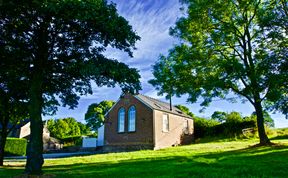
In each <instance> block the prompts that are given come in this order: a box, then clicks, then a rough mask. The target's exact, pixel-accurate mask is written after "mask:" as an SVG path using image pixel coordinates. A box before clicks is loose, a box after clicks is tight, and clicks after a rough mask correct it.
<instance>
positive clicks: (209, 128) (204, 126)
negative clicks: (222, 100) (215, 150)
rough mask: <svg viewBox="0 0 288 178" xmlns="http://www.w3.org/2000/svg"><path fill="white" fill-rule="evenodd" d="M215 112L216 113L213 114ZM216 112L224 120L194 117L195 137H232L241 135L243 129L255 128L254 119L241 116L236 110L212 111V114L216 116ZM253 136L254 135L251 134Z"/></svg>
mask: <svg viewBox="0 0 288 178" xmlns="http://www.w3.org/2000/svg"><path fill="white" fill-rule="evenodd" d="M215 113H216V114H215ZM218 114H219V115H220V114H221V115H220V116H221V117H222V116H223V115H225V117H222V120H223V121H224V122H219V121H218V120H216V119H213V118H211V119H204V118H197V117H196V118H195V120H194V123H195V124H194V129H195V138H196V139H197V138H203V137H210V138H213V137H214V138H216V137H222V138H233V137H235V136H236V137H241V136H243V132H242V130H243V129H247V128H252V129H253V130H256V119H255V118H251V117H245V118H243V117H242V116H241V114H240V113H238V112H235V111H233V112H230V113H225V112H220V111H216V112H214V116H215V115H216V116H217V117H218ZM253 136H254V135H253Z"/></svg>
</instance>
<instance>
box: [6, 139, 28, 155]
mask: <svg viewBox="0 0 288 178" xmlns="http://www.w3.org/2000/svg"><path fill="white" fill-rule="evenodd" d="M26 146H27V140H26V139H23V138H9V137H8V138H7V141H6V145H5V154H6V155H19V156H24V155H26Z"/></svg>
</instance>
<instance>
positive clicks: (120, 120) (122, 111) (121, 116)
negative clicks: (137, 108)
mask: <svg viewBox="0 0 288 178" xmlns="http://www.w3.org/2000/svg"><path fill="white" fill-rule="evenodd" d="M117 121H118V124H117V125H118V128H117V131H118V133H123V132H125V109H124V108H123V107H121V108H120V109H119V111H118V119H117ZM121 123H122V125H121Z"/></svg>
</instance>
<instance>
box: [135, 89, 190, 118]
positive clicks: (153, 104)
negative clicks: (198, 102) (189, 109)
mask: <svg viewBox="0 0 288 178" xmlns="http://www.w3.org/2000/svg"><path fill="white" fill-rule="evenodd" d="M134 97H135V98H137V99H138V100H140V101H141V102H143V103H144V104H146V105H147V106H149V107H150V108H151V109H155V110H160V111H164V112H167V113H171V114H175V115H178V116H182V117H186V118H190V119H192V117H191V116H188V115H187V114H185V113H183V112H182V111H181V110H180V109H178V108H176V107H175V106H172V110H170V103H166V102H163V101H160V100H157V99H155V98H151V97H149V96H145V95H142V94H138V95H134Z"/></svg>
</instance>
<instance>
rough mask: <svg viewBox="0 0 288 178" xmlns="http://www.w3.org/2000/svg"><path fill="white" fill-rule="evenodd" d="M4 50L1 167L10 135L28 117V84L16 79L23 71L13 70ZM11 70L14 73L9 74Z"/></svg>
mask: <svg viewBox="0 0 288 178" xmlns="http://www.w3.org/2000/svg"><path fill="white" fill-rule="evenodd" d="M4 50H5V49H3V48H0V59H1V62H0V69H1V70H0V126H1V127H0V166H3V159H4V148H5V145H6V140H7V136H8V134H9V133H10V132H11V131H12V130H13V129H14V127H15V126H16V125H17V124H19V122H20V121H21V120H23V119H25V118H27V117H28V112H27V92H26V91H27V88H25V86H26V83H25V82H23V81H21V77H16V76H17V75H18V74H19V73H21V71H20V70H18V71H17V70H13V69H12V68H13V65H14V64H13V62H11V61H5V59H7V58H6V57H5V53H4ZM3 64H6V65H5V66H4V65H3ZM11 69H12V72H9V71H10V70H11ZM15 84H17V86H18V87H15Z"/></svg>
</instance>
